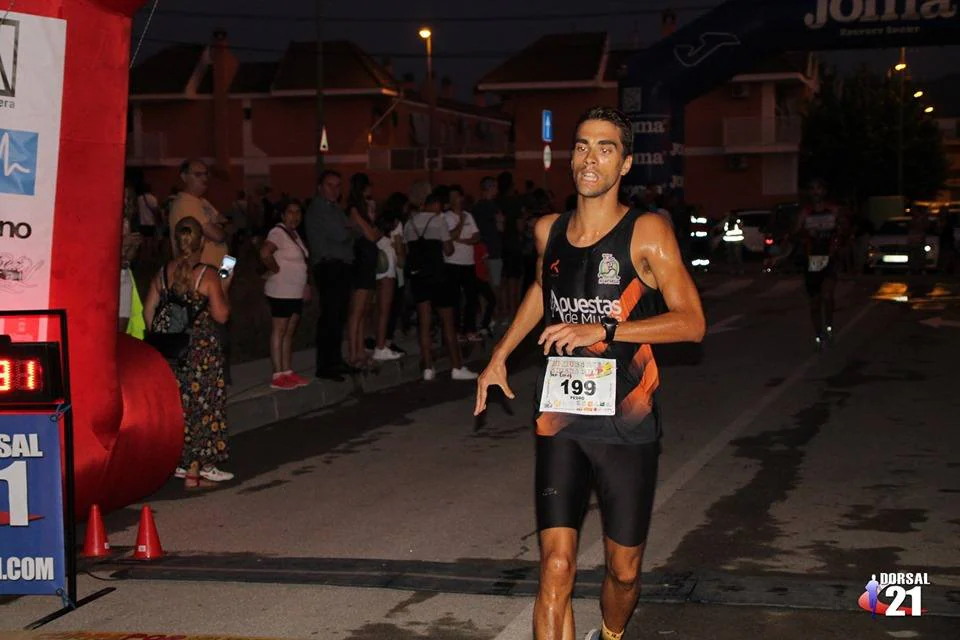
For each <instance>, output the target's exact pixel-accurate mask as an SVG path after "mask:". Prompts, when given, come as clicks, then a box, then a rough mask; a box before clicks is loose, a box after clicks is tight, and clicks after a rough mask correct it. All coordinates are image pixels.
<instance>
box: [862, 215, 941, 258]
mask: <svg viewBox="0 0 960 640" xmlns="http://www.w3.org/2000/svg"><path fill="white" fill-rule="evenodd" d="M910 223H911V219H910V218H909V217H906V216H901V217H896V218H889V219H887V220H885V221H884V222H883V223H881V224H880V226H879V227H878V228H877V230H876V232H875V233H874V234H873V235H872V236H871V237H870V244H869V246H867V268H868V269H871V270H886V269H890V270H895V269H900V270H903V269H907V268H909V267H910V245H909V241H908V237H909V233H910ZM938 236H939V234H938V233H937V225H936V222H935V221H933V222H930V223H929V224H928V226H927V235H926V238H925V239H924V245H923V250H924V255H925V260H924V267H925V268H927V269H935V268H936V266H937V260H938V259H939V255H940V239H939V237H938Z"/></svg>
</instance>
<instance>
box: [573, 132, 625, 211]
mask: <svg viewBox="0 0 960 640" xmlns="http://www.w3.org/2000/svg"><path fill="white" fill-rule="evenodd" d="M631 162H632V158H630V157H624V155H623V143H622V142H621V141H620V129H618V128H617V125H615V124H613V123H612V122H607V121H606V120H587V121H586V122H584V123H583V124H581V125H580V127H579V128H578V129H577V135H576V139H575V142H574V143H573V154H572V156H571V158H570V168H571V169H572V171H573V182H574V184H575V185H576V187H577V193H579V194H580V195H581V196H583V197H585V198H596V197H599V196H602V195H603V194H605V193H607V192H608V191H610V190H611V189H614V188H615V187H616V186H617V184H618V183H619V182H620V178H621V177H622V176H625V175H626V174H627V172H628V171H630V165H631Z"/></svg>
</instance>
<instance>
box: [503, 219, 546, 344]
mask: <svg viewBox="0 0 960 640" xmlns="http://www.w3.org/2000/svg"><path fill="white" fill-rule="evenodd" d="M558 217H560V214H557V213H553V214H550V215H546V216H543V217H541V218H540V219H539V220H537V224H536V226H535V227H534V229H533V236H534V239H535V241H536V243H537V273H536V279H535V280H534V282H533V284H532V285H530V288H529V289H527V293H526V295H524V297H523V302H521V303H520V308H519V309H517V315H516V317H515V318H514V319H513V322H511V323H510V328H509V329H507V333H506V334H505V335H504V336H503V339H502V340H500V343H499V344H498V345H497V346H496V348H495V349H494V350H493V356H492V358H491V360H500V361H503V362H505V361H506V359H507V357H508V356H509V355H510V354H511V353H513V350H514V349H516V348H517V345H518V344H520V343H521V342H522V341H523V339H524V338H525V337H527V334H528V333H530V332H531V331H533V329H534V327H536V326H537V324H538V323H539V322H540V320H542V319H543V289H542V287H541V285H542V282H541V280H542V277H543V253H544V251H546V249H547V238H548V237H549V236H550V227H552V226H553V223H554V221H555V220H556V219H557V218H558Z"/></svg>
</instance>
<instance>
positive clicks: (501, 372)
mask: <svg viewBox="0 0 960 640" xmlns="http://www.w3.org/2000/svg"><path fill="white" fill-rule="evenodd" d="M491 385H493V386H497V387H500V388H501V389H502V390H503V392H504V393H505V394H506V395H507V397H508V398H510V399H511V400H513V399H514V398H515V397H516V396H515V395H514V394H513V390H512V389H511V388H510V385H509V384H508V383H507V365H506V364H505V363H503V362H500V361H499V360H496V361H494V360H491V361H490V364H488V365H487V368H486V369H484V370H483V373H481V374H480V377H479V378H477V405H476V407H474V409H473V415H475V416H478V415H480V414H481V413H483V412H484V411H486V410H487V388H488V387H490V386H491Z"/></svg>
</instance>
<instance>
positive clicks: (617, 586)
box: [600, 537, 646, 633]
mask: <svg viewBox="0 0 960 640" xmlns="http://www.w3.org/2000/svg"><path fill="white" fill-rule="evenodd" d="M603 544H604V547H605V550H606V557H607V575H606V577H605V578H604V580H603V589H602V590H601V592H600V611H601V613H602V614H603V623H604V624H605V625H607V628H608V629H610V631H613V632H615V633H621V632H623V630H624V629H626V627H627V622H629V621H630V616H631V615H633V612H634V610H635V609H636V608H637V601H638V600H639V599H640V566H641V564H642V562H643V550H644V547H645V546H646V544H645V543H644V544H640V545H638V546H635V547H624V546H622V545H619V544H617V543H616V542H614V541H613V540H611V539H610V538H606V537H605V538H604V540H603Z"/></svg>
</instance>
